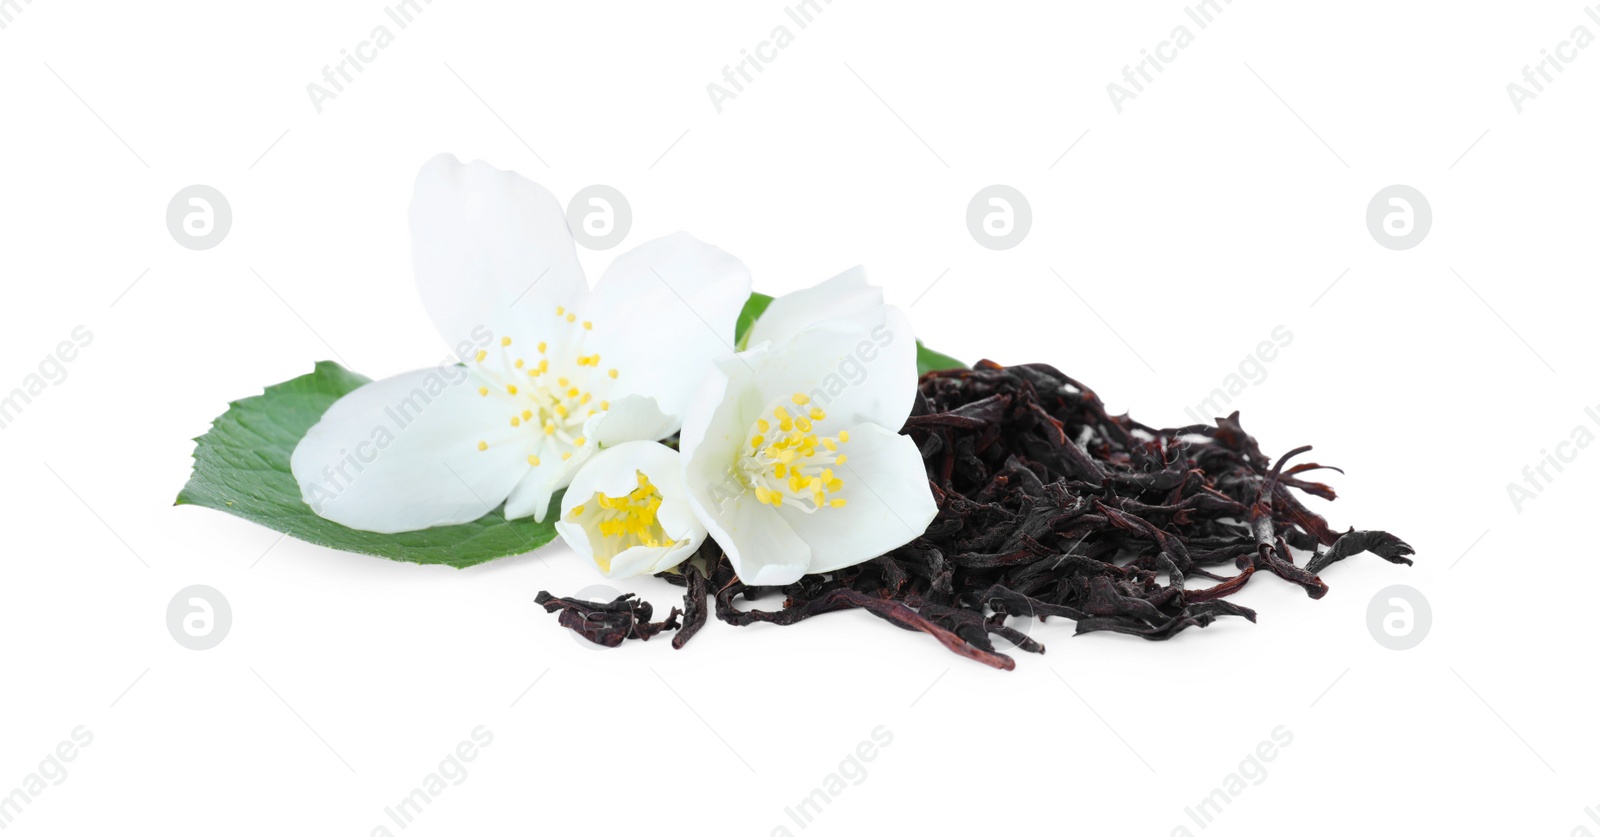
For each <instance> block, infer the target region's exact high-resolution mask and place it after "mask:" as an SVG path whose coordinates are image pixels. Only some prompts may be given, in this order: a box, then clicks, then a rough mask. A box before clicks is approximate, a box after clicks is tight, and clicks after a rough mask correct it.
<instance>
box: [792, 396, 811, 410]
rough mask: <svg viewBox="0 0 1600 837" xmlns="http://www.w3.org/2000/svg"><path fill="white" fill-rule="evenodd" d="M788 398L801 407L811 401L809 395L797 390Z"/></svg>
mask: <svg viewBox="0 0 1600 837" xmlns="http://www.w3.org/2000/svg"><path fill="white" fill-rule="evenodd" d="M789 400H790V401H793V402H794V403H795V404H797V405H799V406H801V407H804V406H805V405H807V404H809V403H811V396H809V395H806V394H804V393H800V392H797V393H795V394H794V395H792V396H790V397H789Z"/></svg>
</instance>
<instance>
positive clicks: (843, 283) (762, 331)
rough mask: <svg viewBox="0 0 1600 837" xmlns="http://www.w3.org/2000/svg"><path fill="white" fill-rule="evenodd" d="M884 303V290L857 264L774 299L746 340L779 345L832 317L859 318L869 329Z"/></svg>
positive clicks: (754, 343) (751, 344)
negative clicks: (825, 279)
mask: <svg viewBox="0 0 1600 837" xmlns="http://www.w3.org/2000/svg"><path fill="white" fill-rule="evenodd" d="M882 305H883V290H882V289H881V288H879V287H877V286H875V285H869V284H867V272H866V270H865V269H863V268H862V267H860V266H859V265H858V266H856V267H852V268H850V269H849V270H846V271H845V272H843V273H841V274H839V275H838V276H835V277H833V278H832V279H829V280H827V281H825V282H822V283H820V284H818V285H814V286H812V287H810V288H806V289H804V290H799V291H795V292H794V293H788V294H784V295H783V296H780V297H778V298H777V299H774V300H773V301H772V303H771V304H770V305H768V306H767V310H766V312H765V313H763V314H762V315H761V318H760V319H758V320H756V324H755V325H754V326H752V327H751V328H750V333H749V334H748V335H747V339H746V341H745V342H746V345H750V346H754V345H756V344H758V343H761V342H763V341H770V342H772V343H773V344H774V345H780V344H783V343H787V342H788V341H790V340H793V339H794V338H795V337H797V336H799V334H800V333H801V332H803V331H805V330H806V329H808V328H812V327H814V326H817V325H819V324H821V323H825V322H829V321H832V320H848V321H852V322H857V323H861V324H863V325H866V326H867V328H868V329H870V328H871V327H872V326H873V325H876V324H877V322H879V318H880V312H879V311H878V310H877V309H878V308H879V307H880V306H882Z"/></svg>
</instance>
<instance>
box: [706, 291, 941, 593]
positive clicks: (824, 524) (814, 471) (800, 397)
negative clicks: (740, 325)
mask: <svg viewBox="0 0 1600 837" xmlns="http://www.w3.org/2000/svg"><path fill="white" fill-rule="evenodd" d="M846 276H847V277H849V274H847V275H846ZM830 282H838V283H839V284H840V285H847V286H854V285H855V284H856V282H857V279H856V278H845V277H836V279H834V280H830ZM826 284H828V283H824V285H826ZM860 284H862V285H864V279H862V280H860ZM813 290H815V289H813ZM858 290H859V288H858ZM802 293H810V292H802ZM781 301H782V300H778V301H775V302H774V303H773V306H774V307H778V306H779V302H781ZM802 301H804V300H802ZM786 309H788V310H786ZM802 309H805V310H804V311H803V312H802V313H803V316H801V315H799V314H796V312H797V311H802ZM768 310H769V311H771V310H772V309H770V308H769V309H768ZM778 310H779V312H780V314H781V315H786V316H787V315H789V314H795V316H794V318H793V319H792V320H789V323H790V325H784V324H783V323H782V322H780V323H779V324H778V325H784V327H782V328H779V327H777V326H770V327H769V328H768V329H767V330H766V331H765V333H766V335H767V336H766V337H765V338H764V339H763V340H762V341H761V342H760V343H759V345H756V347H755V348H754V349H751V350H750V351H747V352H744V353H741V354H738V355H734V356H731V357H726V358H723V359H721V360H719V361H717V364H716V369H715V371H713V372H711V373H710V374H709V375H707V378H706V381H705V383H703V384H702V385H701V389H700V393H699V395H698V396H697V397H696V398H695V400H694V403H693V405H692V406H691V407H690V409H689V412H688V414H687V415H686V416H685V417H684V423H683V430H682V433H681V435H680V437H679V448H680V450H681V451H682V456H683V459H684V482H685V486H686V487H687V489H688V491H689V498H690V504H691V506H692V507H693V508H694V511H695V514H696V515H697V516H698V517H699V518H700V520H701V522H702V523H704V524H705V526H706V529H707V530H708V531H709V532H710V534H711V537H712V538H714V539H715V540H716V541H717V543H719V544H720V545H721V546H722V548H723V549H724V551H726V552H727V554H728V558H729V560H730V561H731V562H732V563H733V566H734V569H735V570H736V571H737V572H738V574H739V577H740V579H742V580H743V581H744V582H745V583H746V584H752V585H772V584H788V583H791V582H793V581H796V580H798V579H799V578H800V577H801V576H802V575H805V574H806V573H817V572H827V571H830V570H836V569H840V568H842V567H848V566H851V565H854V564H859V563H861V562H863V561H867V560H870V559H872V558H875V557H877V556H879V555H882V554H883V553H885V552H887V551H889V550H891V549H894V548H896V547H899V546H901V545H904V544H906V543H908V542H910V541H911V540H912V539H914V538H916V537H918V536H920V535H921V534H922V533H923V532H925V531H926V530H927V527H928V524H929V523H930V522H932V521H933V518H934V516H935V515H936V514H937V513H938V508H937V506H936V505H935V503H934V499H933V492H932V490H931V489H930V488H929V485H928V478H927V472H926V470H925V468H924V466H923V462H922V455H921V453H920V452H919V451H918V449H917V446H916V444H915V443H914V442H913V441H912V440H911V438H910V437H908V436H902V435H900V433H899V432H898V431H899V429H900V428H901V427H902V426H903V425H904V424H905V420H906V417H907V416H908V415H909V414H910V412H911V406H912V402H913V400H914V398H915V397H916V386H917V366H916V351H917V350H916V340H915V338H914V337H913V336H912V333H911V327H910V324H909V323H908V322H907V321H906V319H905V316H904V315H903V314H901V313H900V311H899V310H897V309H895V308H891V307H889V306H885V305H881V304H876V305H869V306H854V310H848V309H847V310H845V311H843V312H841V313H842V314H845V316H838V317H834V316H828V311H827V310H826V306H825V305H822V304H820V298H819V304H818V305H816V306H809V305H807V306H800V305H798V304H797V305H795V306H793V308H790V307H789V306H784V307H779V308H778ZM763 320H765V316H764V317H763ZM794 323H803V325H800V326H798V327H799V328H800V329H801V330H800V331H799V332H798V333H793V334H790V333H789V328H790V327H795V326H793V325H792V324H794ZM758 327H759V323H758ZM773 340H778V341H780V342H778V343H777V344H776V345H773V343H772V342H771V341H773Z"/></svg>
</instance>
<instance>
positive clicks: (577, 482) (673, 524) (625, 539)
mask: <svg viewBox="0 0 1600 837" xmlns="http://www.w3.org/2000/svg"><path fill="white" fill-rule="evenodd" d="M678 460H679V456H678V452H677V451H675V450H673V449H672V448H669V447H667V446H666V445H663V444H661V443H659V442H624V443H623V444H620V445H617V446H616V447H614V448H607V449H606V450H603V451H601V452H600V453H599V454H597V455H596V456H595V457H594V458H593V459H591V460H589V462H588V463H587V464H586V465H584V466H583V468H581V469H580V470H579V471H578V474H577V476H575V477H573V478H572V485H570V486H568V488H567V493H566V495H565V496H563V497H562V498H561V517H560V518H559V519H558V520H557V521H556V531H557V532H559V533H561V538H562V539H563V540H565V541H566V542H567V545H568V546H570V547H572V550H573V551H574V552H576V553H578V554H579V555H582V556H584V557H586V558H588V559H589V560H591V561H593V562H594V563H595V566H596V567H599V569H600V572H601V573H602V574H604V575H605V576H606V577H607V578H626V577H628V576H635V575H643V574H645V573H658V572H662V571H663V570H670V569H672V568H673V567H676V566H678V565H679V564H681V563H683V561H684V559H686V558H688V557H689V556H690V555H693V554H694V551H695V550H696V549H699V548H700V543H701V542H702V541H704V540H705V538H706V527H705V526H703V525H701V523H700V521H699V520H698V519H696V518H695V516H694V511H693V510H692V509H690V508H689V498H688V496H687V494H686V493H685V492H684V489H683V466H682V465H681V464H680V463H679V461H678Z"/></svg>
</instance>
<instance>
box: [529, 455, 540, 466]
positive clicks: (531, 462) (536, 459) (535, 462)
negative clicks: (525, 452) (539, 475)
mask: <svg viewBox="0 0 1600 837" xmlns="http://www.w3.org/2000/svg"><path fill="white" fill-rule="evenodd" d="M528 464H529V465H532V466H533V467H535V468H537V467H539V457H537V456H530V457H528Z"/></svg>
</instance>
